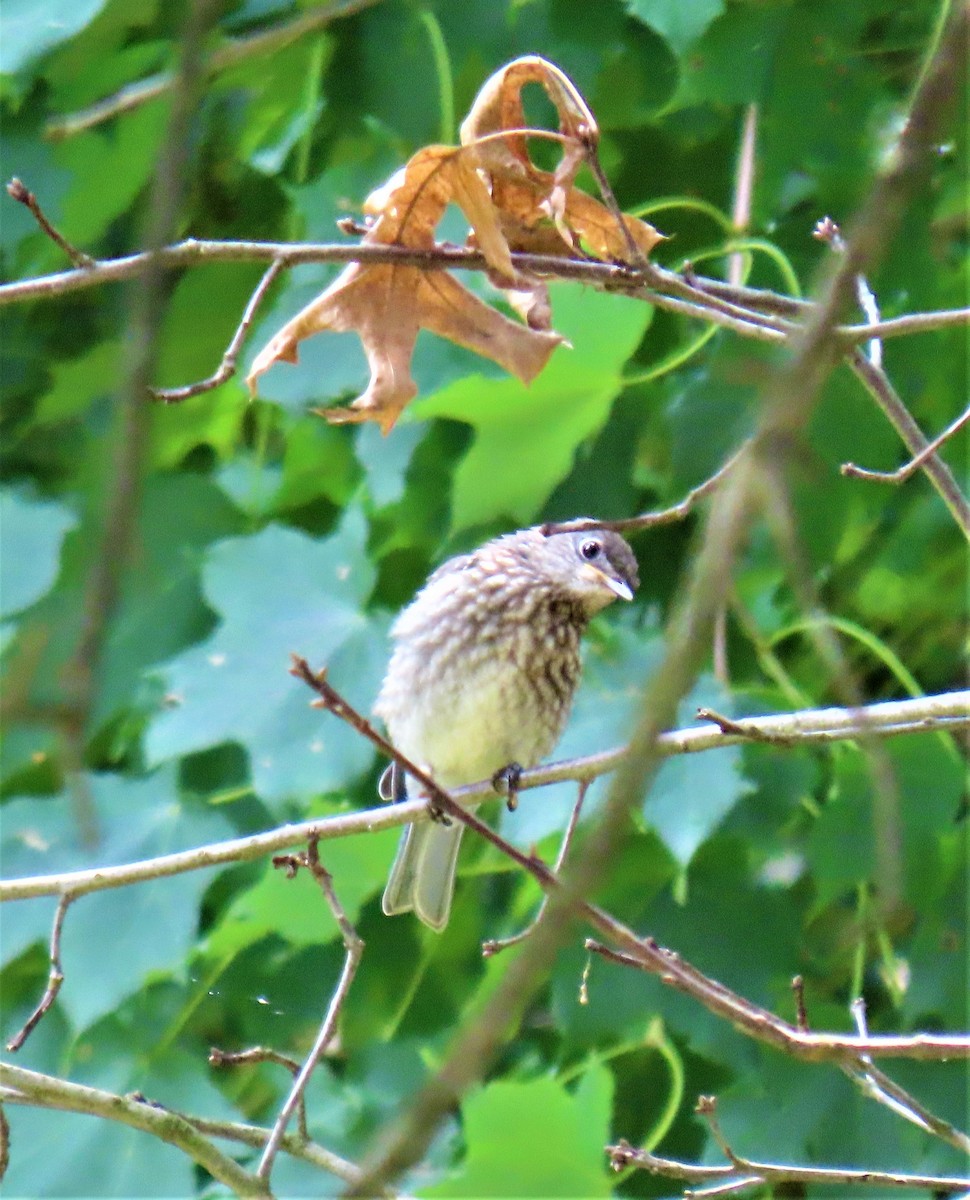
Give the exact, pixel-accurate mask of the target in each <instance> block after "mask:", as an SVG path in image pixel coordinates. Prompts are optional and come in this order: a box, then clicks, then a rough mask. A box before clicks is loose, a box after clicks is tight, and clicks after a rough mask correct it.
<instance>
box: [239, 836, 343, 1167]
mask: <svg viewBox="0 0 970 1200" xmlns="http://www.w3.org/2000/svg"><path fill="white" fill-rule="evenodd" d="M287 857H288V858H289V859H290V862H289V863H287V864H285V865H287V866H289V865H292V864H293V863H294V862H295V861H299V865H300V866H305V867H306V868H307V870H308V871H309V872H310V874H311V875H312V876H313V878H314V879H315V880H316V881H317V883H318V884H319V885H320V890H321V891H322V892H323V895H324V898H325V899H326V901H327V905H328V906H329V908H330V911H331V912H332V913H333V916H334V920H335V921H336V922H337V925H338V927H339V929H340V935H341V937H342V938H343V943H344V948H345V949H346V951H347V953H346V956H345V958H344V965H343V969H342V970H341V972H340V978H339V979H338V981H337V986H336V988H335V989H334V993H333V995H332V996H331V998H330V1004H329V1005H328V1006H327V1012H326V1015H325V1016H324V1018H323V1022H322V1023H321V1025H320V1029H319V1031H318V1033H317V1036H316V1039H315V1040H314V1043H313V1045H312V1047H311V1048H310V1053H309V1054H308V1055H307V1057H306V1060H305V1061H304V1063H303V1066H302V1067H300V1069H299V1072H298V1073H297V1076H296V1079H295V1080H294V1081H293V1086H292V1088H291V1089H290V1094H289V1095H288V1096H287V1098H286V1100H285V1102H284V1104H283V1107H282V1108H281V1109H280V1111H279V1115H278V1116H277V1118H276V1121H275V1122H274V1124H273V1130H272V1133H271V1134H270V1136H269V1140H268V1141H267V1143H266V1146H265V1148H264V1150H263V1154H262V1157H261V1158H260V1160H259V1166H258V1167H257V1169H256V1175H257V1177H258V1178H259V1179H263V1180H265V1181H267V1183H268V1181H269V1177H270V1172H271V1171H272V1169H273V1161H274V1159H275V1158H276V1155H277V1153H278V1152H279V1149H280V1146H281V1145H282V1143H283V1137H284V1135H285V1133H286V1127H287V1125H288V1124H289V1122H290V1118H291V1117H292V1116H293V1113H294V1112H295V1111H296V1110H297V1109H298V1108H299V1107H300V1105H301V1104H302V1103H303V1094H304V1092H305V1091H306V1086H307V1084H308V1083H309V1082H310V1076H311V1075H312V1074H313V1072H314V1070H315V1068H316V1066H317V1063H318V1062H319V1061H320V1059H321V1058H322V1057H323V1055H324V1052H325V1051H326V1049H327V1046H328V1045H329V1044H330V1042H331V1041H332V1040H333V1036H334V1034H335V1032H336V1029H337V1019H338V1018H339V1016H340V1010H341V1008H342V1007H343V1004H344V1001H345V1000H346V998H347V993H348V992H349V990H350V985H351V984H352V983H353V980H354V975H355V974H356V973H357V967H358V965H359V963H360V959H361V955H362V954H363V953H364V943H363V941H362V940H361V938H360V937H359V936H358V934H357V931H356V930H355V929H354V927H353V925H352V924H351V923H350V920H349V919H348V917H347V914H346V912H345V911H344V908H343V905H342V904H341V903H340V901H339V900H338V899H337V893H336V892H335V891H334V887H333V878H332V877H331V875H330V872H329V871H328V870H327V869H326V867H325V866H324V865H323V863H322V862H321V861H320V852H319V839H318V838H315V837H311V838H310V840H309V842H308V844H307V850H306V854H305V855H303V856H300V857H299V859H298V860H295V859H294V856H287Z"/></svg>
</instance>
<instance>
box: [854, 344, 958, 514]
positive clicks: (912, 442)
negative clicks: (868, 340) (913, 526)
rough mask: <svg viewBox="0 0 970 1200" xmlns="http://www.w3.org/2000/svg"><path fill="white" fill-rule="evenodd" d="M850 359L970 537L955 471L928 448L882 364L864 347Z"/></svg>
mask: <svg viewBox="0 0 970 1200" xmlns="http://www.w3.org/2000/svg"><path fill="white" fill-rule="evenodd" d="M848 361H849V366H850V367H851V368H852V370H853V371H854V372H855V374H856V376H857V377H858V378H859V379H860V380H861V381H862V383H863V385H864V386H865V388H866V390H867V391H868V392H869V394H870V395H871V396H872V398H873V399H874V400H875V401H876V403H877V404H878V405H879V407H880V408H881V409H882V411H883V412H884V413H885V415H886V417H887V418H888V419H889V422H890V424H891V425H892V426H893V428H894V429H895V430H896V432H897V433H898V434H899V437H900V439H901V441H902V443H903V445H904V446H905V447H906V449H907V450H908V451H909V452H910V454H912V455H914V456H916V457H920V458H921V462H920V466H921V467H922V469H923V470H924V471H925V472H926V475H927V477H928V479H929V480H930V482H931V483H932V484H933V486H934V487H935V488H936V490H937V492H938V493H939V495H940V498H941V499H942V501H943V503H944V504H945V505H946V506H947V508H948V509H949V510H950V514H951V515H952V517H953V519H954V520H955V521H956V523H957V524H958V525H959V526H960V528H961V529H962V530H963V533H964V535H965V536H966V537H968V538H970V501H968V500H967V498H966V496H964V494H963V493H962V492H961V491H960V488H959V486H958V485H957V481H956V479H955V478H954V477H953V472H952V471H951V470H950V468H949V467H948V466H947V464H946V463H945V462H944V461H943V459H942V458H940V456H939V455H938V454H936V453H935V452H934V451H933V450H932V449H929V446H930V443H929V442H928V441H927V439H926V437H925V436H924V434H923V431H922V430H921V429H920V427H919V426H918V425H917V424H916V421H915V420H914V418H913V415H912V413H910V411H909V409H908V408H907V407H906V405H905V404H904V403H903V402H902V400H901V399H900V397H899V395H898V393H897V392H896V390H895V388H894V387H893V385H892V384H891V383H890V382H889V379H888V378H887V376H886V373H885V372H884V371H882V370H881V369H880V368H879V367H874V366H873V365H872V363H871V362H870V361H869V360H868V358H866V356H865V355H864V354H863V353H862V351H861V350H854V351H853V352H852V354H851V355H850V356H849V360H848ZM842 470H843V472H845V473H847V474H851V473H852V472H851V471H850V472H846V471H845V467H843V468H842Z"/></svg>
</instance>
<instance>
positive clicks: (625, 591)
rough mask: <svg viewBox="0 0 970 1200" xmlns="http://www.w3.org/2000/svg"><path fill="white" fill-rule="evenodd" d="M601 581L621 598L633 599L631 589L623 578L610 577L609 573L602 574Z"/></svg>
mask: <svg viewBox="0 0 970 1200" xmlns="http://www.w3.org/2000/svg"><path fill="white" fill-rule="evenodd" d="M603 582H604V583H605V584H606V586H607V587H608V588H609V589H610V591H611V592H613V593H614V594H615V595H617V596H619V597H620V599H621V600H632V599H633V589H632V588H631V587H630V585H629V584H628V583H627V582H626V581H625V580H623V579H611V578H610V576H609V575H604V576H603Z"/></svg>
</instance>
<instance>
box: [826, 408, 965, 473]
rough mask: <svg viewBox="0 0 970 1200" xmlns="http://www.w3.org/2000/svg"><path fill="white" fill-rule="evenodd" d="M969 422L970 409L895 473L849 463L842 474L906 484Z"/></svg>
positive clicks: (844, 464)
mask: <svg viewBox="0 0 970 1200" xmlns="http://www.w3.org/2000/svg"><path fill="white" fill-rule="evenodd" d="M968 421H970V408H968V409H967V410H966V411H965V412H962V413H961V414H960V415H959V416H958V417H957V418H956V420H955V421H953V422H951V424H949V425H948V426H947V427H946V429H944V430H943V432H942V433H940V434H938V435H937V436H936V437H935V438H934V439H933V440H932V442H927V444H926V445H925V446H924V447H923V449H922V450H921V451H920V452H919V454H917V455H915V456H914V457H913V458H911V459H910V460H909V462H907V463H904V464H903V465H902V466H901V467H898V468H897V469H896V470H895V471H870V470H869V469H868V468H866V467H857V466H856V465H855V463H850V462H847V463H843V464H842V474H843V475H848V476H850V477H851V478H852V479H865V480H868V481H869V482H871V483H895V484H898V483H905V482H906V480H907V479H909V478H910V477H911V476H912V475H915V473H916V472H917V471H918V470H919V468H920V467H922V466H924V465H925V463H926V461H927V460H928V459H929V458H930V456H931V455H933V454H935V453H936V452H937V450H939V448H940V447H941V446H942V445H943V443H944V442H947V441H949V439H950V438H951V437H953V435H954V434H955V433H958V432H959V431H960V430H961V429H962V428H963V427H964V425H966V424H967V422H968Z"/></svg>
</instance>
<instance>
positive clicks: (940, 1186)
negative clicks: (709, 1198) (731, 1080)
mask: <svg viewBox="0 0 970 1200" xmlns="http://www.w3.org/2000/svg"><path fill="white" fill-rule="evenodd" d="M696 1111H697V1112H698V1113H699V1114H700V1115H701V1116H702V1117H703V1118H704V1119H705V1121H706V1122H707V1124H708V1128H709V1129H710V1131H711V1136H712V1137H713V1138H714V1140H715V1142H717V1144H718V1147H719V1148H720V1150H721V1152H722V1153H723V1155H724V1157H725V1158H726V1159H728V1161H729V1162H730V1164H731V1168H732V1170H733V1171H735V1172H737V1173H738V1174H739V1175H741V1176H742V1177H751V1178H752V1180H755V1179H756V1180H757V1181H759V1182H762V1183H769V1182H771V1183H824V1184H864V1185H869V1186H873V1187H898V1188H925V1189H933V1190H940V1191H947V1190H950V1189H953V1188H960V1189H965V1188H967V1187H970V1178H964V1179H960V1178H958V1177H954V1176H945V1175H940V1176H934V1175H911V1174H904V1173H902V1172H896V1171H872V1170H868V1169H866V1170H853V1169H851V1168H833V1167H796V1166H794V1165H791V1164H788V1163H768V1162H756V1161H754V1160H753V1159H750V1158H745V1157H742V1156H741V1155H740V1154H738V1153H737V1151H735V1150H734V1149H733V1148H732V1147H731V1144H730V1142H728V1140H727V1138H726V1137H725V1136H724V1131H723V1130H722V1129H721V1126H720V1122H719V1121H718V1119H717V1101H716V1099H715V1097H714V1096H701V1097H700V1098H699V1099H698V1101H697V1108H696Z"/></svg>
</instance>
